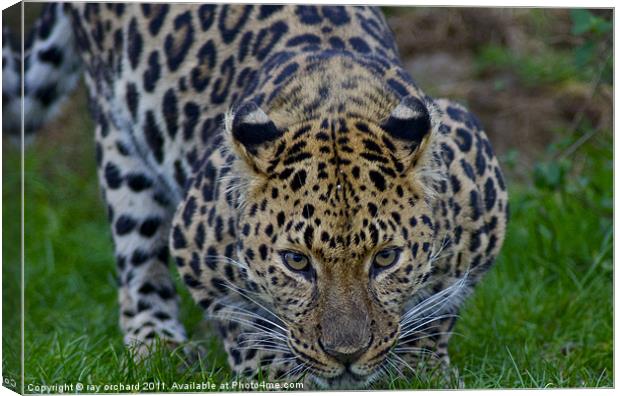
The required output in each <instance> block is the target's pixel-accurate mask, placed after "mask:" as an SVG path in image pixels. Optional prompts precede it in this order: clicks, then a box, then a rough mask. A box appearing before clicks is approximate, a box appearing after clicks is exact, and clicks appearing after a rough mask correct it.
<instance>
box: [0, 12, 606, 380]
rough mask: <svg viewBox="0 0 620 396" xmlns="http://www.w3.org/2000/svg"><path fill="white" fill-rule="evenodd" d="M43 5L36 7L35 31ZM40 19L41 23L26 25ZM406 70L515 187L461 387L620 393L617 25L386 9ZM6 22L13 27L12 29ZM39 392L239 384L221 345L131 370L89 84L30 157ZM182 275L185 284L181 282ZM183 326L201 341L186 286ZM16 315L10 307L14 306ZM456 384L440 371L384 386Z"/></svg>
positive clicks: (29, 351)
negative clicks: (480, 136)
mask: <svg viewBox="0 0 620 396" xmlns="http://www.w3.org/2000/svg"><path fill="white" fill-rule="evenodd" d="M35 7H37V5H32V4H29V3H28V4H27V10H26V11H27V12H26V13H27V16H30V15H31V14H32V15H34V14H35V13H36V12H35V11H34V8H35ZM30 8H33V10H30ZM384 11H385V13H386V15H387V18H388V22H389V24H390V26H391V27H392V29H393V30H394V33H395V36H396V39H397V42H398V45H399V48H400V50H401V54H402V56H403V62H404V64H405V65H406V67H407V69H408V70H410V72H411V74H412V75H413V77H414V79H416V80H417V81H418V82H419V83H420V85H421V86H422V87H423V88H424V89H425V90H426V91H427V93H429V94H430V95H431V96H434V97H449V98H451V99H455V100H458V101H460V102H462V103H464V104H465V105H467V106H468V107H469V108H470V109H471V110H472V111H473V112H474V113H476V114H477V115H478V117H479V118H480V119H481V120H482V123H483V124H484V125H485V127H486V130H487V131H488V134H489V137H490V139H491V142H492V143H493V145H494V148H495V150H496V152H497V154H498V156H499V157H500V162H501V164H502V166H503V169H504V171H505V172H506V175H507V181H508V185H509V188H510V194H511V197H510V201H511V212H512V213H511V222H510V225H509V229H508V234H507V240H506V243H505V246H504V249H503V252H502V254H501V256H500V258H499V260H498V262H497V264H496V266H495V267H494V268H493V269H492V270H491V271H490V273H489V275H488V276H487V277H486V279H485V280H484V281H483V282H482V284H481V286H480V287H479V288H478V289H477V291H476V292H475V294H474V295H473V297H472V298H471V299H470V300H469V301H468V302H467V303H466V305H465V308H464V309H463V310H462V312H461V319H460V320H459V322H458V324H457V326H456V329H455V331H456V333H457V334H456V335H455V336H454V338H453V340H452V343H451V345H450V353H451V357H452V364H453V366H454V367H456V368H458V370H459V374H460V379H461V381H462V382H461V385H463V386H464V387H465V388H513V387H528V388H543V387H611V386H613V374H612V361H613V358H612V355H613V338H612V328H613V321H612V319H613V313H612V307H613V302H612V293H613V286H612V271H613V262H612V250H613V228H612V214H613V201H612V199H613V197H612V176H613V148H612V142H613V135H612V91H613V86H612V69H613V67H612V66H613V56H612V23H611V21H612V11H611V10H582V9H573V10H568V9H524V8H521V9H509V8H495V9H493V8H386V9H384ZM3 17H5V18H6V17H7V15H6V14H5V15H3ZM19 162H20V154H19V150H18V149H17V148H16V147H15V146H12V145H11V144H9V142H8V140H7V139H4V143H3V166H4V172H3V176H4V177H3V198H4V206H3V230H4V233H3V235H4V250H3V252H2V253H3V262H4V267H3V271H4V272H3V275H4V282H3V290H4V294H3V298H4V301H5V303H4V305H3V316H4V321H5V328H4V334H3V349H4V358H3V366H4V367H3V370H4V373H5V375H6V374H7V373H8V374H9V375H11V373H13V374H15V375H16V374H17V373H18V372H19V367H18V362H17V361H16V360H15V359H14V357H15V356H17V354H18V351H19V346H18V344H17V343H15V342H14V340H15V339H17V338H18V336H19V333H18V320H17V318H16V316H15V311H12V309H14V308H15V307H16V306H17V305H16V302H17V300H16V299H15V296H16V295H17V293H18V283H17V282H16V280H17V276H18V274H19V259H18V258H19V239H18V237H19V211H20V206H19V203H20V201H19V199H18V197H19V191H20V175H19ZM24 166H25V181H26V184H25V194H26V199H25V213H26V216H25V232H26V237H25V243H26V247H25V252H26V258H25V262H26V268H25V278H26V290H25V295H26V307H25V310H26V316H25V342H26V350H25V357H26V361H25V368H26V373H25V377H26V383H27V384H28V383H33V384H54V383H75V382H82V383H94V384H103V383H133V382H138V381H152V380H156V381H161V382H166V383H168V384H170V383H172V382H178V383H181V382H184V381H200V380H206V379H212V380H214V381H216V382H219V381H223V380H225V379H227V378H229V376H230V372H229V370H228V368H227V366H226V364H225V356H224V354H223V353H222V350H221V347H220V346H219V343H218V342H217V340H216V339H215V338H214V337H208V338H207V341H206V346H207V349H209V351H210V352H209V354H208V355H207V356H206V358H205V360H204V361H200V362H197V363H194V364H193V365H192V366H191V367H190V368H189V369H183V370H179V366H180V364H181V363H182V357H181V355H180V354H170V353H169V352H167V351H166V350H164V349H162V350H160V351H158V352H157V353H156V354H155V356H154V358H153V359H152V360H150V361H148V362H145V363H142V364H137V365H136V364H134V363H132V361H131V359H128V353H127V351H125V349H124V348H123V346H122V336H121V334H120V331H119V328H118V324H117V322H118V321H117V304H116V299H117V296H116V285H115V266H114V258H113V249H112V242H111V237H110V233H109V229H108V225H107V222H106V214H105V210H104V205H103V204H102V201H101V198H100V193H99V190H98V184H97V179H96V172H95V160H94V142H93V123H92V121H91V120H90V118H89V116H88V111H87V108H86V96H85V91H84V88H83V87H80V89H78V91H77V92H76V93H75V94H74V95H73V97H72V98H71V99H70V101H69V102H68V103H67V104H66V105H65V107H64V111H63V113H62V114H61V116H60V117H59V118H58V119H57V120H55V121H54V122H53V123H52V124H49V125H47V126H46V127H45V130H44V131H42V132H41V133H40V134H39V135H38V136H37V138H36V140H35V142H34V143H33V144H32V145H31V146H30V147H29V148H28V149H27V151H26V153H25V164H24ZM175 277H177V278H178V276H177V275H176V273H175ZM179 289H180V291H181V293H182V297H183V300H184V304H183V311H182V316H183V318H182V319H183V321H184V322H185V324H186V325H187V328H188V331H189V332H190V334H191V335H192V337H193V339H194V340H201V339H204V337H205V333H204V330H205V328H204V326H203V325H202V324H201V321H200V311H199V310H198V309H197V308H196V307H195V306H194V304H193V302H192V301H191V300H190V298H189V297H188V294H187V293H186V292H185V290H184V288H183V287H179ZM7 301H11V302H12V303H11V304H10V303H7ZM457 385H459V384H458V382H457V381H456V380H454V379H452V380H446V379H443V378H442V377H441V376H438V375H435V374H434V373H418V375H417V376H413V375H412V376H411V378H409V379H399V378H389V379H387V380H385V381H383V382H382V383H380V384H378V386H377V387H378V388H388V389H402V388H444V387H455V386H457Z"/></svg>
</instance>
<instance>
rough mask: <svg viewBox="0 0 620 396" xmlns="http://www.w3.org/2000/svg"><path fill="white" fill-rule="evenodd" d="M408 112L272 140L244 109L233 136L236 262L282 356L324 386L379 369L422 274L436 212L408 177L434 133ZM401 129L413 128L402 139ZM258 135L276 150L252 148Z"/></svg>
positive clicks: (334, 121) (417, 107)
mask: <svg viewBox="0 0 620 396" xmlns="http://www.w3.org/2000/svg"><path fill="white" fill-rule="evenodd" d="M410 102H411V103H409V104H408V106H405V105H399V107H398V108H397V109H396V110H395V111H394V113H396V115H393V116H392V117H390V118H389V119H388V120H387V121H385V122H384V123H383V124H382V125H379V124H377V123H375V122H371V121H368V120H365V119H362V118H345V117H336V118H331V119H330V118H324V119H318V120H314V121H310V122H304V123H301V124H297V125H293V126H291V127H287V128H286V130H283V131H280V130H279V129H278V128H277V127H276V126H275V124H274V123H273V122H271V121H270V120H269V118H268V117H267V116H266V114H265V113H264V112H262V110H260V109H258V108H256V107H255V106H251V105H250V106H248V107H249V108H250V109H249V110H248V109H245V108H243V109H241V110H240V111H239V112H238V113H239V114H241V115H239V116H238V118H242V119H241V120H236V119H235V120H233V121H232V126H230V128H232V135H233V136H232V137H233V146H235V148H236V149H237V151H238V153H239V157H241V161H242V162H243V163H244V165H246V166H247V169H246V172H247V173H249V175H248V180H247V182H245V183H239V185H243V186H246V187H244V191H243V192H240V204H239V208H240V211H239V214H238V218H237V221H238V230H239V233H238V236H237V243H236V253H237V257H238V260H239V261H240V262H241V263H242V265H243V266H244V267H246V268H247V269H248V277H249V278H250V280H251V281H252V282H255V283H256V284H257V285H258V288H259V290H261V291H262V294H263V295H262V296H261V297H262V299H263V300H264V301H266V302H267V303H268V304H270V305H271V306H272V307H273V308H274V312H275V313H276V315H277V317H278V319H279V320H280V321H281V323H282V325H283V326H285V328H286V329H287V344H288V347H289V348H290V350H291V351H292V352H293V353H294V355H295V356H296V357H297V358H298V359H300V360H301V361H302V362H304V363H305V364H306V365H307V366H309V367H311V370H312V371H313V372H315V373H317V374H318V375H319V376H320V377H323V378H327V379H330V380H331V381H332V382H338V381H342V380H343V379H346V378H348V377H351V378H353V379H355V380H358V381H359V380H360V379H365V378H368V377H369V376H370V375H372V374H373V373H374V372H375V371H376V370H377V369H378V368H379V367H380V366H381V364H383V363H384V359H385V357H386V355H387V353H388V351H389V350H390V348H392V346H393V345H394V344H395V342H396V340H397V338H398V334H399V319H400V315H401V313H402V311H403V305H404V304H405V302H406V301H407V300H408V299H409V298H410V297H411V295H412V294H414V293H415V292H416V291H417V290H418V289H419V288H420V287H422V286H423V285H424V282H425V281H426V279H427V277H428V274H429V271H430V262H429V260H430V255H431V246H432V245H433V243H434V227H433V224H434V220H433V211H432V209H431V206H430V205H429V204H428V202H427V198H428V196H427V192H426V191H425V188H424V184H423V182H422V180H420V178H419V177H416V174H417V172H418V171H419V169H420V168H421V167H422V166H423V164H424V163H425V161H427V159H426V158H425V157H424V154H425V151H426V150H427V149H428V146H429V145H430V136H431V133H430V132H431V128H432V127H431V120H430V115H429V112H428V110H427V109H426V107H425V106H424V104H423V103H422V102H421V101H420V100H419V99H414V98H410ZM399 112H401V113H403V114H400V113H399ZM246 113H247V114H246ZM399 117H400V118H399ZM408 117H409V118H408ZM403 125H407V127H409V126H413V128H412V129H408V130H407V134H405V135H403V134H402V132H403ZM257 131H260V133H261V134H260V135H259V136H273V138H270V139H269V140H267V141H262V142H255V139H256V136H257ZM405 214H406V215H405ZM404 216H406V217H404ZM332 385H333V384H332Z"/></svg>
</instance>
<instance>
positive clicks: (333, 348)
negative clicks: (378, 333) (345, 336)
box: [319, 338, 372, 365]
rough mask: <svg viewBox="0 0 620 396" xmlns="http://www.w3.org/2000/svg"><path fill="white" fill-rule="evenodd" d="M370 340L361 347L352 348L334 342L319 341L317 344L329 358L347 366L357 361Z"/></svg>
mask: <svg viewBox="0 0 620 396" xmlns="http://www.w3.org/2000/svg"><path fill="white" fill-rule="evenodd" d="M371 342H372V339H371V338H369V339H368V341H367V342H365V343H364V344H362V345H363V346H361V347H360V346H354V345H351V344H339V343H334V342H323V340H321V339H319V344H320V345H321V347H322V348H323V350H324V351H325V353H327V354H328V355H329V356H331V357H333V358H334V359H336V360H337V361H338V362H340V363H342V364H344V365H349V364H351V363H354V362H355V361H357V360H358V359H359V358H360V357H361V356H362V355H363V354H364V352H366V350H368V347H369V346H370V343H371Z"/></svg>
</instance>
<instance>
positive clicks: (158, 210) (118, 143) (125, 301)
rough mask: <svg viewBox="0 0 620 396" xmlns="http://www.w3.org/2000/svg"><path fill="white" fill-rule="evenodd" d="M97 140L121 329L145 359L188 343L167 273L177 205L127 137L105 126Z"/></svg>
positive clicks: (128, 343)
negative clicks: (157, 346)
mask: <svg viewBox="0 0 620 396" xmlns="http://www.w3.org/2000/svg"><path fill="white" fill-rule="evenodd" d="M96 140H97V162H98V175H99V181H100V184H101V189H102V194H103V197H104V199H105V202H106V203H107V205H108V219H109V222H110V226H111V229H112V236H113V240H114V249H115V255H116V263H117V270H118V281H119V303H120V325H121V328H122V331H123V333H124V341H125V344H127V345H129V346H132V347H135V350H136V352H137V354H136V358H137V359H140V358H142V357H144V356H146V355H147V354H148V353H149V350H150V346H151V345H152V344H153V343H154V342H155V340H156V339H157V338H159V339H161V340H163V341H165V342H169V343H172V344H174V345H176V344H180V343H183V342H185V341H186V340H187V336H186V333H185V329H184V328H183V325H182V324H181V323H180V322H179V319H178V315H179V307H178V297H177V294H176V291H175V288H174V285H173V282H172V278H171V275H170V271H169V268H168V257H169V252H168V235H169V230H170V222H171V217H172V214H173V211H174V204H173V202H172V201H171V199H170V194H169V193H167V191H166V190H165V189H164V188H163V187H162V186H161V185H160V184H158V183H157V177H156V175H155V174H154V172H153V171H152V169H150V168H149V167H148V166H147V165H146V164H145V163H144V161H143V160H142V158H140V156H139V155H137V153H136V152H135V151H134V148H133V146H132V145H131V144H130V142H129V141H128V136H127V134H124V133H123V132H122V131H119V130H117V129H115V128H114V127H113V125H112V123H110V122H105V121H104V123H103V124H101V123H100V125H98V126H97V129H96Z"/></svg>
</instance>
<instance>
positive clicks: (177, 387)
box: [26, 381, 304, 393]
mask: <svg viewBox="0 0 620 396" xmlns="http://www.w3.org/2000/svg"><path fill="white" fill-rule="evenodd" d="M303 388H304V384H303V383H301V382H267V381H247V382H244V381H230V382H221V383H216V382H211V381H201V382H183V383H176V382H172V383H166V382H137V383H113V384H84V383H81V382H77V383H74V384H28V385H27V386H26V390H27V391H28V393H76V392H83V393H115V392H118V393H137V392H209V391H212V392H217V391H249V390H252V391H256V390H303Z"/></svg>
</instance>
